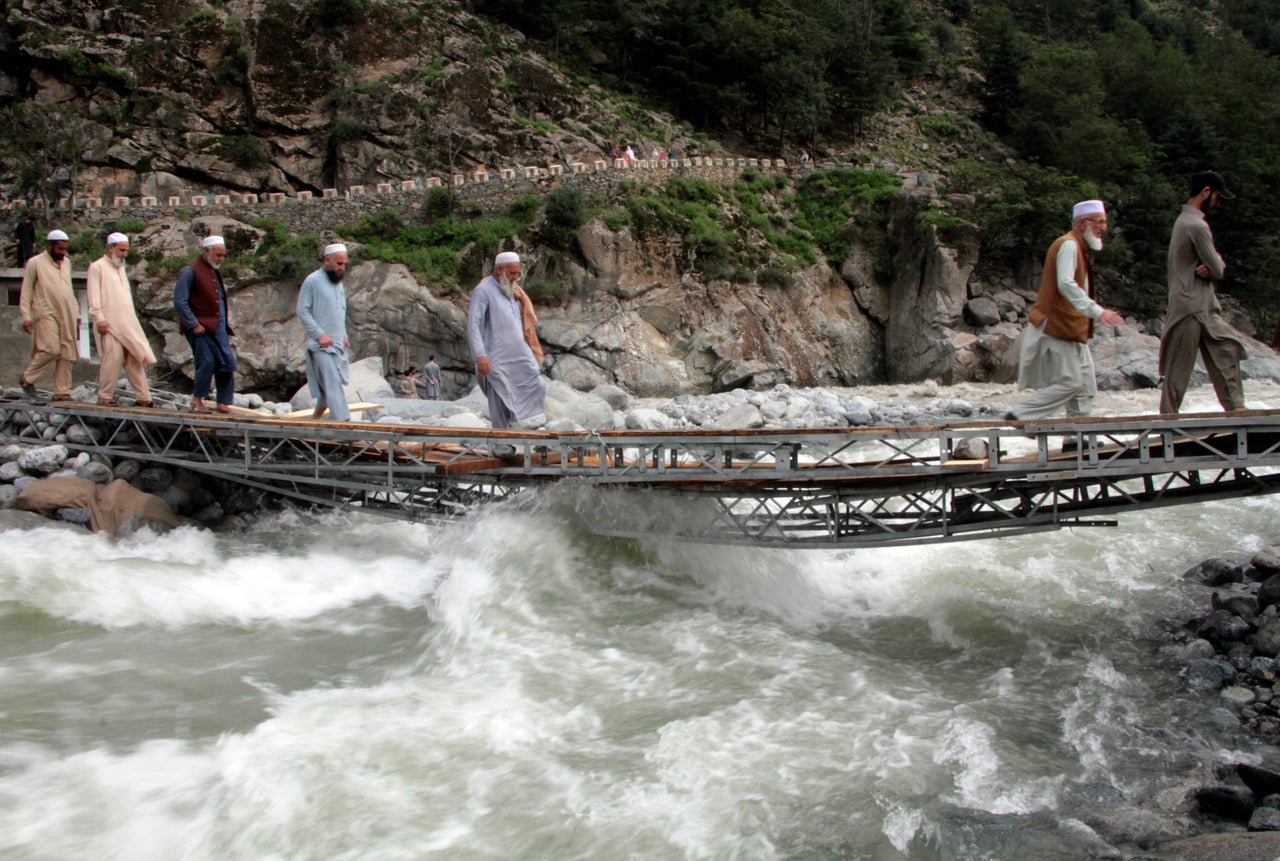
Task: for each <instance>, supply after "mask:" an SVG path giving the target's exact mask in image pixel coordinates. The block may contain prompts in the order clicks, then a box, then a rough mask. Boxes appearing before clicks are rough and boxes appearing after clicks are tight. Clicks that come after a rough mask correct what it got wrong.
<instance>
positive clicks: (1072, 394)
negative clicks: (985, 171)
mask: <svg viewBox="0 0 1280 861" xmlns="http://www.w3.org/2000/svg"><path fill="white" fill-rule="evenodd" d="M1071 219H1072V228H1071V231H1070V232H1069V233H1064V234H1063V235H1062V236H1059V237H1058V238H1057V239H1056V240H1054V242H1053V244H1052V245H1050V246H1049V251H1048V253H1047V254H1046V255H1045V258H1044V270H1043V272H1042V273H1041V277H1040V292H1039V293H1037V294H1036V301H1035V304H1034V305H1033V306H1032V307H1031V311H1030V312H1029V313H1028V314H1027V319H1028V323H1027V327H1026V328H1025V329H1024V330H1023V332H1022V346H1021V349H1020V350H1019V352H1018V388H1021V389H1035V390H1036V393H1035V394H1034V395H1032V396H1031V397H1029V398H1027V399H1026V400H1025V401H1023V402H1022V403H1020V404H1018V405H1017V406H1015V407H1014V408H1013V409H1012V410H1010V411H1009V412H1008V413H1007V414H1006V416H1005V417H1006V418H1008V419H1013V420H1018V419H1037V418H1043V417H1044V416H1047V415H1050V414H1052V413H1054V412H1056V411H1057V410H1059V409H1062V408H1063V407H1066V412H1067V415H1068V416H1087V415H1090V414H1091V413H1092V412H1093V398H1094V396H1095V395H1096V394H1097V393H1098V383H1097V380H1096V378H1095V377H1094V372H1093V356H1091V355H1090V354H1089V339H1090V338H1091V337H1093V326H1094V322H1095V321H1097V322H1098V323H1101V324H1102V325H1104V326H1119V325H1120V324H1121V323H1123V322H1124V318H1123V317H1121V316H1120V315H1119V314H1117V313H1116V312H1115V311H1112V310H1109V309H1107V308H1103V307H1102V306H1101V305H1099V304H1098V303H1097V302H1095V301H1093V283H1092V282H1093V279H1092V274H1093V252H1095V251H1101V250H1102V235H1103V233H1105V232H1106V229H1107V211H1106V207H1105V206H1104V205H1103V203H1102V201H1101V200H1084V201H1081V202H1080V203H1077V204H1076V205H1075V206H1074V207H1073V208H1072V211H1071Z"/></svg>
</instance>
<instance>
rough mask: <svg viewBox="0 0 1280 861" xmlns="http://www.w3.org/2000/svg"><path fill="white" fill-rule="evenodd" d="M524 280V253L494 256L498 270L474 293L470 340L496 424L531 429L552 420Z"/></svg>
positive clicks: (490, 410)
mask: <svg viewBox="0 0 1280 861" xmlns="http://www.w3.org/2000/svg"><path fill="white" fill-rule="evenodd" d="M519 278H520V255H518V254H516V253H515V252H514V251H503V252H502V253H500V254H499V255H498V256H497V257H495V258H494V261H493V274H492V275H490V276H489V277H488V278H485V279H484V280H483V281H481V282H480V283H479V284H477V285H476V287H475V289H474V290H472V291H471V304H470V306H469V307H468V309H467V341H468V342H469V343H470V344H471V355H472V356H473V357H474V358H475V360H476V373H477V374H479V375H480V389H481V391H483V392H484V393H485V396H486V397H487V398H488V399H489V421H490V422H492V424H493V426H494V427H495V428H509V427H512V426H514V427H516V428H519V429H521V430H530V429H533V428H538V427H541V426H543V425H545V424H546V423H547V417H546V414H545V413H544V412H543V404H544V401H545V399H546V393H547V381H546V380H544V379H543V378H542V375H541V374H540V373H539V370H538V360H537V358H535V353H534V350H533V348H532V347H531V346H530V344H529V342H528V340H527V333H526V328H525V321H524V319H523V317H522V313H523V310H524V308H523V304H522V301H521V296H522V295H523V291H522V290H520V283H519ZM530 310H532V306H530ZM529 329H532V324H531V323H530V326H529ZM534 340H535V342H536V336H534Z"/></svg>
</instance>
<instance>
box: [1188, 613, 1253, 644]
mask: <svg viewBox="0 0 1280 861" xmlns="http://www.w3.org/2000/svg"><path fill="white" fill-rule="evenodd" d="M1196 633H1197V634H1199V635H1200V636H1201V637H1204V638H1205V639H1208V640H1215V639H1216V640H1217V641H1218V642H1229V641H1237V642H1238V641H1243V640H1244V638H1245V637H1247V636H1249V634H1251V633H1253V625H1251V624H1249V622H1248V621H1246V620H1245V619H1242V618H1240V617H1239V616H1237V615H1235V614H1234V613H1229V612H1227V611H1226V610H1214V611H1213V612H1212V613H1210V614H1209V617H1208V618H1207V619H1205V621H1204V622H1203V623H1202V624H1201V625H1200V629H1199V630H1198V631H1197V632H1196Z"/></svg>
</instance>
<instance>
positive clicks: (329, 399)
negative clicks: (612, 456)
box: [297, 243, 351, 422]
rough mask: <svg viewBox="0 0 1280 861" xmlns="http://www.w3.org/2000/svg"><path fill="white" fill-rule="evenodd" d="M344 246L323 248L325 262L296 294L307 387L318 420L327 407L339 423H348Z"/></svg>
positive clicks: (345, 252) (348, 350)
mask: <svg viewBox="0 0 1280 861" xmlns="http://www.w3.org/2000/svg"><path fill="white" fill-rule="evenodd" d="M346 272H347V246H345V245H343V244H342V243H334V244H332V245H326V246H325V247H324V263H323V264H321V266H320V268H319V269H317V270H316V271H315V272H312V273H311V274H310V275H308V276H307V277H306V279H305V280H303V282H302V289H301V290H299V291H298V308H297V313H298V322H300V323H302V328H303V330H304V331H305V332H306V333H307V386H308V387H309V388H310V390H311V396H312V397H313V398H315V400H316V403H315V411H314V412H313V413H312V415H311V417H312V418H313V419H318V418H320V416H322V415H324V411H325V409H326V408H328V410H329V415H330V416H331V417H332V418H333V419H334V420H335V421H340V422H349V421H351V410H350V409H348V408H347V395H346V392H344V391H343V388H342V387H343V386H344V385H346V384H347V383H348V382H350V379H351V375H350V353H351V340H350V339H349V338H348V337H347V292H346V289H345V288H344V287H343V284H342V278H343V276H344V275H345V274H346Z"/></svg>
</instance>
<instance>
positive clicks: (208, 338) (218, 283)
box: [173, 236, 236, 413]
mask: <svg viewBox="0 0 1280 861" xmlns="http://www.w3.org/2000/svg"><path fill="white" fill-rule="evenodd" d="M200 245H201V247H202V248H203V249H204V250H203V251H201V252H200V256H199V257H197V258H196V259H195V260H192V261H191V262H190V263H188V264H187V265H186V266H183V267H182V268H181V269H179V270H178V281H177V283H176V284H175V285H174V288H173V307H174V309H175V310H176V311H177V312H178V324H179V328H180V329H181V330H182V334H184V335H186V336H187V343H188V344H190V345H191V354H192V356H193V357H194V358H195V365H196V369H195V380H194V388H193V389H192V392H191V412H193V413H207V412H209V408H208V407H207V406H205V403H204V399H205V398H207V397H209V390H210V388H211V387H212V386H213V384H214V383H215V382H216V383H217V387H218V408H217V409H218V412H220V413H229V412H231V402H232V401H233V400H234V398H235V384H236V354H235V353H233V352H232V351H231V341H230V340H229V339H230V337H231V336H232V335H234V334H235V332H233V331H232V330H231V323H230V322H229V321H228V318H227V288H226V285H225V284H223V283H222V271H221V270H222V261H223V259H224V258H226V256H227V243H226V242H225V241H224V240H223V238H222V237H221V236H206V237H205V238H204V240H203V241H202V242H201V243H200Z"/></svg>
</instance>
